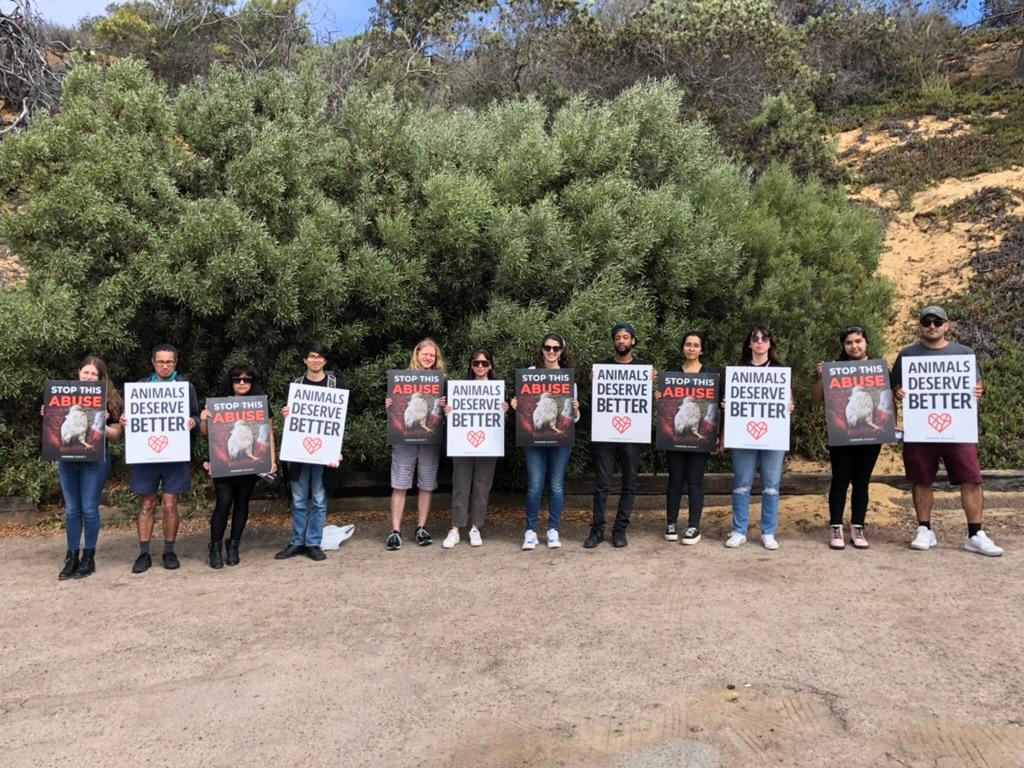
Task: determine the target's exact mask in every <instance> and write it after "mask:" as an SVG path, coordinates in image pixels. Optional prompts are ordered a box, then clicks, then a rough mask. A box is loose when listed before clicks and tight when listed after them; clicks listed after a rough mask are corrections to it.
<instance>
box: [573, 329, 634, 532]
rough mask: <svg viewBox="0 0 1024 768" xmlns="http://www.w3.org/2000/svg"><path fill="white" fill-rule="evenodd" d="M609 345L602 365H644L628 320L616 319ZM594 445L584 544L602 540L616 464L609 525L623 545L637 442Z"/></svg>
mask: <svg viewBox="0 0 1024 768" xmlns="http://www.w3.org/2000/svg"><path fill="white" fill-rule="evenodd" d="M612 345H613V346H614V347H615V356H614V357H610V358H608V359H607V360H601V361H600V364H601V365H611V364H613V363H614V364H618V365H644V363H643V362H642V361H641V360H638V359H637V358H635V357H633V347H634V346H636V331H635V330H633V326H632V325H630V324H629V323H618V324H617V325H616V326H615V327H614V328H612ZM591 445H592V446H593V448H594V517H593V520H592V521H591V524H590V535H589V536H587V539H586V541H584V542H583V546H584V548H586V549H593V548H594V547H596V546H597V545H598V544H600V543H601V542H602V541H604V510H605V505H606V503H607V501H608V492H609V490H610V486H611V482H612V476H613V475H614V474H615V464H616V463H618V464H619V467H620V468H621V470H622V486H621V489H620V491H619V508H618V511H617V512H616V514H615V523H614V525H613V526H612V545H613V546H616V547H624V546H626V545H627V544H628V542H627V540H626V528H627V527H628V526H629V516H630V515H631V514H632V512H633V498H634V497H635V496H636V479H637V475H638V473H639V471H640V449H641V448H643V446H642V445H641V444H639V443H591Z"/></svg>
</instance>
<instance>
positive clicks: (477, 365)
mask: <svg viewBox="0 0 1024 768" xmlns="http://www.w3.org/2000/svg"><path fill="white" fill-rule="evenodd" d="M470 365H472V366H473V367H474V368H490V367H491V364H490V362H488V361H487V360H474V361H473V362H472V363H470Z"/></svg>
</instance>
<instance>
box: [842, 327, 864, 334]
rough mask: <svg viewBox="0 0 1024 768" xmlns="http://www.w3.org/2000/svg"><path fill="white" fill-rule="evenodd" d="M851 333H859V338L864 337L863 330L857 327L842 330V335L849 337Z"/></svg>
mask: <svg viewBox="0 0 1024 768" xmlns="http://www.w3.org/2000/svg"><path fill="white" fill-rule="evenodd" d="M851 333H859V334H860V335H861V336H863V335H864V329H863V328H861V327H860V326H859V325H851V326H850V327H849V328H844V329H843V335H844V336H849V335H850V334H851Z"/></svg>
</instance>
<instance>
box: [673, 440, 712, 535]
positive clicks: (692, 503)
mask: <svg viewBox="0 0 1024 768" xmlns="http://www.w3.org/2000/svg"><path fill="white" fill-rule="evenodd" d="M665 459H666V460H667V461H668V491H666V493H665V513H666V515H667V517H668V524H669V525H675V524H676V523H677V522H678V521H679V502H680V500H682V498H683V486H684V485H685V486H686V501H687V503H688V504H689V507H690V514H689V517H688V518H687V523H686V527H687V528H698V529H699V528H700V516H701V513H703V512H704V469H705V468H706V467H707V465H708V454H706V453H696V452H692V451H665Z"/></svg>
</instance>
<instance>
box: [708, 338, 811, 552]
mask: <svg viewBox="0 0 1024 768" xmlns="http://www.w3.org/2000/svg"><path fill="white" fill-rule="evenodd" d="M736 364H737V365H751V366H756V367H759V368H771V367H778V366H782V365H783V363H782V362H781V360H779V356H778V353H777V352H776V349H775V343H774V341H773V339H772V332H771V330H770V329H769V328H768V326H766V325H755V326H754V327H753V328H751V329H750V333H749V334H748V335H747V338H746V341H745V342H744V344H743V351H742V353H741V354H740V359H739V361H738V362H737V363H736ZM795 409H796V405H795V403H794V402H793V397H792V395H790V399H789V412H790V413H792V412H793V411H794V410H795ZM729 453H730V454H731V455H732V472H733V477H732V532H731V533H730V534H729V537H728V538H727V539H726V540H725V546H727V547H729V548H730V549H732V548H735V547H738V546H740V545H742V544H744V543H746V541H747V528H748V526H749V523H750V489H751V487H753V485H754V474H755V473H756V472H757V471H758V469H760V472H761V543H762V544H763V545H764V548H765V549H769V550H775V549H778V548H779V542H778V541H777V540H776V538H775V529H776V526H777V525H778V522H779V486H780V485H781V484H782V467H783V464H784V463H785V460H786V452H785V451H777V450H758V449H756V448H730V449H729Z"/></svg>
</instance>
